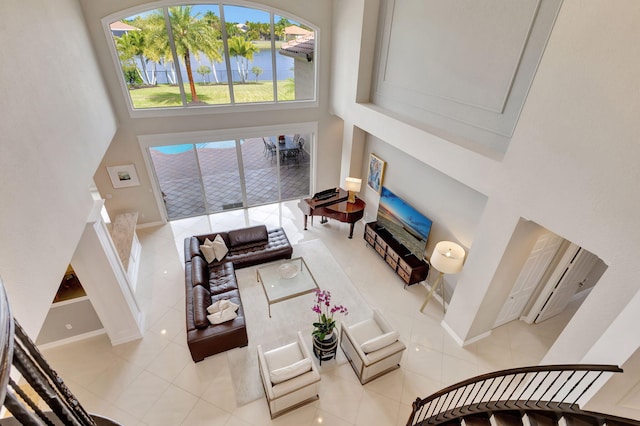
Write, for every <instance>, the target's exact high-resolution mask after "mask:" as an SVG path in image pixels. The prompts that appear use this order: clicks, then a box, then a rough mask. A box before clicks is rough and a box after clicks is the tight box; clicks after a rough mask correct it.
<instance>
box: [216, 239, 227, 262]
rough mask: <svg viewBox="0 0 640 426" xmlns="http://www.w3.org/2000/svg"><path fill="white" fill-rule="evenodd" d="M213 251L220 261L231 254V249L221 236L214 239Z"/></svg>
mask: <svg viewBox="0 0 640 426" xmlns="http://www.w3.org/2000/svg"><path fill="white" fill-rule="evenodd" d="M213 251H214V252H215V253H216V259H218V260H222V259H223V258H224V257H225V256H226V255H227V253H228V252H229V249H228V248H227V245H226V244H225V242H224V239H223V238H222V236H221V235H220V234H218V235H216V237H215V238H214V239H213Z"/></svg>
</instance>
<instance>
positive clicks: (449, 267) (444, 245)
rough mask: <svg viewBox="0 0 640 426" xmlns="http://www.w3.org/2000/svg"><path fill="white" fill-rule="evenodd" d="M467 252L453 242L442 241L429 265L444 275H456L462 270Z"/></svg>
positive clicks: (434, 251)
mask: <svg viewBox="0 0 640 426" xmlns="http://www.w3.org/2000/svg"><path fill="white" fill-rule="evenodd" d="M464 256H465V251H464V249H463V248H462V247H460V246H459V245H458V244H456V243H453V242H451V241H440V242H439V243H438V244H436V247H435V248H434V249H433V254H432V255H431V259H429V263H431V265H432V266H433V267H434V268H436V269H437V270H438V271H440V272H442V273H443V274H456V273H458V272H460V270H461V269H462V264H463V263H464Z"/></svg>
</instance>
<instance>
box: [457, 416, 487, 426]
mask: <svg viewBox="0 0 640 426" xmlns="http://www.w3.org/2000/svg"><path fill="white" fill-rule="evenodd" d="M462 426H491V421H490V420H489V415H488V414H487V413H478V414H470V415H467V416H464V417H462Z"/></svg>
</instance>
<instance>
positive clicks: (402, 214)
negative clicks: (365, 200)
mask: <svg viewBox="0 0 640 426" xmlns="http://www.w3.org/2000/svg"><path fill="white" fill-rule="evenodd" d="M377 221H378V225H379V226H382V227H384V228H385V229H386V230H387V231H389V232H390V233H391V235H393V236H394V237H395V239H396V240H398V241H399V242H401V243H402V244H404V245H405V246H406V247H407V248H408V249H409V250H410V251H411V253H413V254H415V255H416V256H417V257H418V258H420V259H422V258H423V256H424V250H425V248H426V247H427V239H428V238H429V232H430V231H431V220H430V219H429V218H427V217H425V216H424V215H423V214H422V213H420V212H419V211H417V210H416V209H414V208H413V207H411V206H410V205H409V204H407V203H406V202H404V201H403V200H402V199H401V198H399V197H398V196H397V195H395V194H394V193H393V192H391V191H389V190H388V189H387V188H386V187H384V186H383V187H382V191H381V192H380V204H379V205H378V217H377Z"/></svg>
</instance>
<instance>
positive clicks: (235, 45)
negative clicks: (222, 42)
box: [227, 36, 258, 83]
mask: <svg viewBox="0 0 640 426" xmlns="http://www.w3.org/2000/svg"><path fill="white" fill-rule="evenodd" d="M227 45H228V47H229V55H231V56H234V57H235V58H236V64H237V66H238V73H239V74H240V81H241V82H242V83H246V81H247V77H248V75H249V61H250V60H252V59H253V54H254V53H255V52H257V51H258V48H257V47H256V45H255V44H253V43H251V42H250V41H249V40H245V39H244V38H242V37H240V36H236V37H232V38H230V39H229V40H228V41H227Z"/></svg>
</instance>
